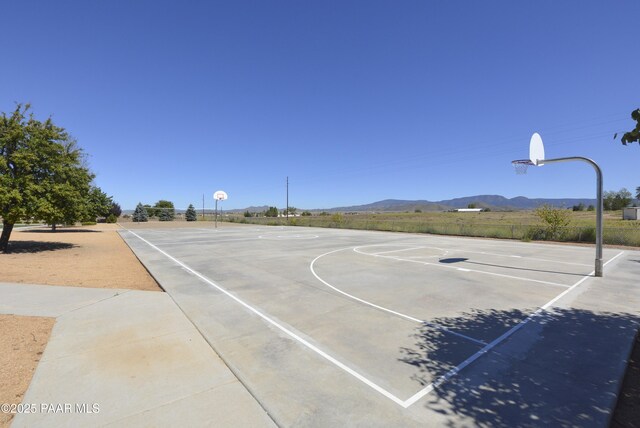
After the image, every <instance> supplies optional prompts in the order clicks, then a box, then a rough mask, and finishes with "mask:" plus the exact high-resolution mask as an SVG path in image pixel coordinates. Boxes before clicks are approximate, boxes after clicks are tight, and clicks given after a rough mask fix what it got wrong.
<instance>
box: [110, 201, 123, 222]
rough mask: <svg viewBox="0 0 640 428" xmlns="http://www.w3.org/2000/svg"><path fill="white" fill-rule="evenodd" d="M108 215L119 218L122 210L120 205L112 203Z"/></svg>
mask: <svg viewBox="0 0 640 428" xmlns="http://www.w3.org/2000/svg"><path fill="white" fill-rule="evenodd" d="M109 214H113V215H114V216H115V217H116V218H118V217H120V216H121V215H122V208H121V207H120V204H119V203H117V202H112V203H111V208H110V209H109Z"/></svg>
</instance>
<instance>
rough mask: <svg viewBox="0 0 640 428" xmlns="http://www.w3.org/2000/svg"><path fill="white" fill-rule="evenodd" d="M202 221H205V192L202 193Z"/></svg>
mask: <svg viewBox="0 0 640 428" xmlns="http://www.w3.org/2000/svg"><path fill="white" fill-rule="evenodd" d="M202 221H204V193H203V194H202Z"/></svg>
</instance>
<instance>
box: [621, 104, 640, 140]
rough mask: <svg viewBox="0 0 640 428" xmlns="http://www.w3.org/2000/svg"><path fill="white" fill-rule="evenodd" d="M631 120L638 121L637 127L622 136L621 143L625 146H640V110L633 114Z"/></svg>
mask: <svg viewBox="0 0 640 428" xmlns="http://www.w3.org/2000/svg"><path fill="white" fill-rule="evenodd" d="M631 119H633V120H635V121H636V127H635V128H634V129H632V130H631V131H629V132H625V134H624V135H623V136H622V140H621V141H622V144H624V145H625V146H626V145H627V144H629V143H638V144H640V108H639V109H635V110H634V111H632V112H631Z"/></svg>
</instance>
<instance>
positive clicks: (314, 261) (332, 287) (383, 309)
mask: <svg viewBox="0 0 640 428" xmlns="http://www.w3.org/2000/svg"><path fill="white" fill-rule="evenodd" d="M351 249H353V247H347V248H340V249H338V250H333V251H329V252H327V253H324V254H320V255H319V256H318V257H316V258H315V259H313V260H312V261H311V263H310V264H309V270H311V273H312V274H313V276H315V277H316V279H317V280H318V281H320V282H321V283H323V284H324V285H326V286H327V287H329V288H331V289H332V290H334V291H336V292H338V293H340V294H342V295H343V296H347V297H348V298H350V299H353V300H355V301H357V302H360V303H363V304H365V305H368V306H371V307H373V308H376V309H379V310H381V311H384V312H387V313H390V314H393V315H397V316H399V317H400V318H404V319H407V320H409V321H413V322H416V323H419V324H425V325H428V326H429V327H433V328H435V329H437V330H440V331H444V332H446V333H449V334H451V335H453V336H457V337H460V338H462V339H465V340H468V341H471V342H474V343H476V344H478V345H486V344H487V342H485V341H483V340H479V339H476V338H473V337H470V336H466V335H464V334H460V333H456V332H455V331H452V330H449V329H446V328H444V327H440V326H439V325H437V324H432V323H430V322H427V321H425V320H421V319H418V318H415V317H412V316H411V315H407V314H403V313H402V312H398V311H394V310H393V309H389V308H385V307H384V306H380V305H376V304H375V303H372V302H369V301H368V300H364V299H361V298H359V297H356V296H354V295H353V294H349V293H347V292H345V291H342V290H340V289H339V288H337V287H334V286H333V285H331V284H329V283H328V282H327V281H325V280H324V279H322V278H321V277H320V275H318V274H317V273H316V271H315V269H314V265H315V263H316V261H318V260H319V259H321V258H322V257H324V256H328V255H329V254H333V253H337V252H339V251H346V250H351Z"/></svg>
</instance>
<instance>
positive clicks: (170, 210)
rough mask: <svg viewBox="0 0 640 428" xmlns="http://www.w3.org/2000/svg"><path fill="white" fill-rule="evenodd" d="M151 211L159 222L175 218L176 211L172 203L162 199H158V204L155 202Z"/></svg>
mask: <svg viewBox="0 0 640 428" xmlns="http://www.w3.org/2000/svg"><path fill="white" fill-rule="evenodd" d="M153 210H154V213H155V215H156V216H157V217H158V219H160V220H161V221H171V220H173V219H174V218H175V216H176V210H175V207H174V206H173V202H171V201H165V200H164V199H160V200H159V201H158V202H156V204H155V205H154V206H153Z"/></svg>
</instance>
